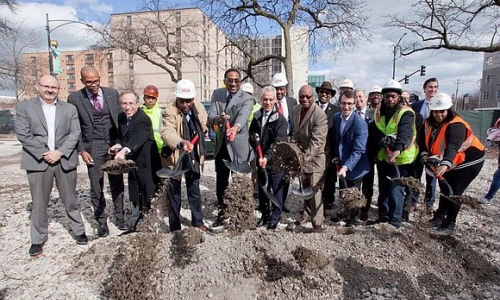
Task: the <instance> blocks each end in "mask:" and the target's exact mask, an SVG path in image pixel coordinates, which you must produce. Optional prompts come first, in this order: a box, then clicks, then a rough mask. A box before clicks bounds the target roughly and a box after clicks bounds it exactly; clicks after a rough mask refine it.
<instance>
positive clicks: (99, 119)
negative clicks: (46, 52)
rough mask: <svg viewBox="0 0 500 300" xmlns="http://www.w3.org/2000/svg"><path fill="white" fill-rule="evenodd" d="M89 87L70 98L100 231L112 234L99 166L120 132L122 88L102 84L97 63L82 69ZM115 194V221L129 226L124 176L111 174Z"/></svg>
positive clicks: (123, 228) (111, 184)
mask: <svg viewBox="0 0 500 300" xmlns="http://www.w3.org/2000/svg"><path fill="white" fill-rule="evenodd" d="M80 75H81V77H82V78H81V81H82V83H83V84H84V85H85V87H84V88H83V89H81V90H79V91H77V92H75V93H73V94H71V95H69V97H68V102H69V103H71V104H73V105H75V106H76V109H77V110H78V117H79V119H80V125H81V128H82V133H81V137H80V140H79V142H78V153H79V154H80V155H81V156H82V159H83V161H84V162H85V163H86V164H87V169H88V173H89V178H90V197H91V203H92V208H93V209H94V217H95V219H96V220H97V222H98V224H99V227H98V229H97V235H98V236H100V237H105V236H107V235H108V234H109V229H108V224H107V220H108V215H107V214H106V212H105V209H106V199H105V198H104V192H103V185H104V177H103V174H101V173H100V171H99V169H100V168H101V166H102V165H103V164H104V163H105V162H106V161H107V160H109V159H111V158H112V157H111V155H110V154H108V149H109V148H110V147H111V138H110V137H113V136H118V113H120V112H121V109H120V97H119V95H118V91H116V90H115V89H111V88H106V87H101V86H100V77H99V73H98V72H97V70H96V69H94V68H93V67H84V68H82V70H81V71H80ZM108 178H109V186H110V188H111V197H112V198H113V203H114V215H115V224H116V226H117V227H118V229H120V230H128V226H127V224H126V223H125V219H124V217H123V191H124V187H123V176H122V175H108Z"/></svg>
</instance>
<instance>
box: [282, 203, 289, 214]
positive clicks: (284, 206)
mask: <svg viewBox="0 0 500 300" xmlns="http://www.w3.org/2000/svg"><path fill="white" fill-rule="evenodd" d="M283 212H284V213H287V214H288V213H290V209H289V208H288V207H287V206H286V205H284V204H283Z"/></svg>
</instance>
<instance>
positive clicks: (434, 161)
mask: <svg viewBox="0 0 500 300" xmlns="http://www.w3.org/2000/svg"><path fill="white" fill-rule="evenodd" d="M426 163H427V164H428V165H429V166H434V167H437V166H439V163H441V160H440V159H439V158H437V157H435V156H430V157H429V158H427V161H426Z"/></svg>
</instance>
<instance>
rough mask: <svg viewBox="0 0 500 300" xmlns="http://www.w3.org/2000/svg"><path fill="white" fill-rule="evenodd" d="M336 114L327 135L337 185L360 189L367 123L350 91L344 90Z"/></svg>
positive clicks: (365, 164)
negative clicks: (335, 167) (338, 110)
mask: <svg viewBox="0 0 500 300" xmlns="http://www.w3.org/2000/svg"><path fill="white" fill-rule="evenodd" d="M339 104H340V109H341V111H340V113H337V114H335V115H334V116H333V127H332V130H333V132H332V133H331V134H330V135H329V136H330V141H329V142H330V145H331V151H332V153H333V157H334V160H335V161H337V162H338V164H339V165H340V166H341V168H340V170H339V171H338V176H339V178H342V177H343V178H345V179H346V180H345V183H346V184H347V186H345V184H344V182H343V180H341V181H340V184H339V186H340V188H341V189H343V188H346V187H355V188H357V189H360V188H361V183H362V181H363V176H364V175H365V174H367V173H368V172H369V171H370V163H369V161H368V156H367V154H366V151H365V150H366V141H367V139H368V125H367V124H366V122H365V120H364V119H362V118H361V117H360V116H359V115H358V114H357V113H356V106H355V105H356V99H355V95H354V93H353V92H352V91H345V92H344V93H343V94H342V95H341V96H340V99H339ZM358 212H359V210H357V209H356V210H353V211H351V213H350V214H349V215H348V217H347V220H346V226H353V225H355V224H356V219H357V215H358Z"/></svg>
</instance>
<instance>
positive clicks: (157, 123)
mask: <svg viewBox="0 0 500 300" xmlns="http://www.w3.org/2000/svg"><path fill="white" fill-rule="evenodd" d="M141 109H142V110H143V111H144V112H145V113H146V114H147V115H148V116H149V118H150V119H151V124H152V125H153V134H154V138H155V141H156V146H157V147H158V152H159V153H161V149H162V148H163V140H162V139H161V132H160V130H161V125H162V119H161V118H162V113H163V109H161V108H160V107H159V106H158V103H156V104H155V106H153V107H152V108H148V107H147V106H146V105H142V106H141Z"/></svg>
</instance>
